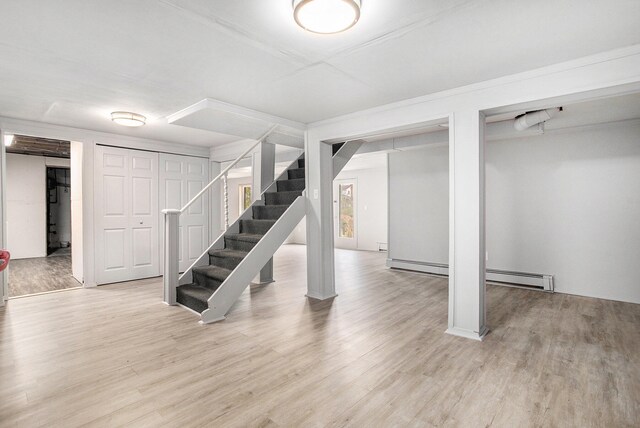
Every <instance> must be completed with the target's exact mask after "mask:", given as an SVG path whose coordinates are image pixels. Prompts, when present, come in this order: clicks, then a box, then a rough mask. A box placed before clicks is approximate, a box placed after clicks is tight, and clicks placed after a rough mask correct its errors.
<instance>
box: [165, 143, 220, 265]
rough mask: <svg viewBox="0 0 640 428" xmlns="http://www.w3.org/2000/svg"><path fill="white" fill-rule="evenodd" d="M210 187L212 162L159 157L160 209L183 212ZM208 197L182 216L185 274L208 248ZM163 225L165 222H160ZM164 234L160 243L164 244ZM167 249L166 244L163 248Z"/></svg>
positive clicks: (180, 253) (180, 251)
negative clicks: (202, 191)
mask: <svg viewBox="0 0 640 428" xmlns="http://www.w3.org/2000/svg"><path fill="white" fill-rule="evenodd" d="M208 183H209V160H208V159H204V158H198V157H192V156H179V155H168V154H164V153H161V154H160V207H161V209H180V208H182V207H183V206H184V205H185V204H186V203H187V202H189V201H190V200H191V198H193V197H194V196H195V195H197V194H198V192H200V191H201V190H202V189H203V188H204V186H206V185H207V184H208ZM208 208H209V195H208V193H205V194H204V195H203V196H202V197H201V198H200V199H198V200H197V201H196V202H195V203H194V204H193V205H191V206H190V207H189V208H188V209H187V211H185V212H184V213H182V215H180V226H179V240H180V249H179V251H178V254H179V262H178V266H179V270H180V272H184V271H186V270H187V269H188V268H189V266H191V265H192V264H193V263H194V262H195V261H196V260H197V259H198V258H199V257H200V255H201V254H202V253H203V252H204V250H205V249H206V248H207V247H208V246H209V244H210V242H209V215H208V212H209V209H208ZM160 220H161V221H163V219H160ZM162 232H163V231H162V230H161V231H160V242H161V243H163V233H162ZM163 245H164V244H163Z"/></svg>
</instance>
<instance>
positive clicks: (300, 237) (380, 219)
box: [288, 153, 388, 251]
mask: <svg viewBox="0 0 640 428" xmlns="http://www.w3.org/2000/svg"><path fill="white" fill-rule="evenodd" d="M367 159H370V160H371V163H370V164H371V165H372V166H373V167H371V168H366V166H367V162H368V161H367ZM380 159H383V161H382V162H381V161H380ZM354 164H356V166H357V167H358V168H359V169H350V166H353V165H354ZM341 179H355V180H356V181H357V188H356V191H357V192H358V193H357V196H356V199H357V204H358V207H357V213H358V214H357V218H356V234H357V237H358V246H357V249H358V250H363V251H378V242H381V243H385V244H386V243H387V221H388V203H387V193H388V191H387V183H388V180H387V164H386V154H380V153H377V154H374V155H367V156H363V157H360V158H354V159H353V160H352V161H350V162H349V163H348V164H347V166H346V167H345V170H343V171H342V172H341V173H340V174H338V176H337V177H336V180H341ZM334 207H335V206H334ZM288 242H291V243H295V244H304V243H305V242H306V220H305V219H303V220H302V221H301V222H300V224H298V226H297V227H296V228H295V230H294V232H293V233H292V235H291V236H290V238H289V241H288Z"/></svg>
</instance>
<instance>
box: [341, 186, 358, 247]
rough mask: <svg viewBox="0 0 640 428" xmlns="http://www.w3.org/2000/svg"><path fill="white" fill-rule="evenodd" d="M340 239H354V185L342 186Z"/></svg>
mask: <svg viewBox="0 0 640 428" xmlns="http://www.w3.org/2000/svg"><path fill="white" fill-rule="evenodd" d="M339 209H340V231H339V236H340V238H353V237H354V229H353V227H354V218H353V184H341V185H340V207H339Z"/></svg>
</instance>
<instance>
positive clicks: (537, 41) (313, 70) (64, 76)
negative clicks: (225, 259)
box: [0, 0, 640, 146]
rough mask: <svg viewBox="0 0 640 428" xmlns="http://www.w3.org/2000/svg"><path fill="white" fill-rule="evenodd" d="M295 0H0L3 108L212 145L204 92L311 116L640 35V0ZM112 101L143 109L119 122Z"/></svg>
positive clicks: (215, 140)
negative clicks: (339, 28) (345, 20)
mask: <svg viewBox="0 0 640 428" xmlns="http://www.w3.org/2000/svg"><path fill="white" fill-rule="evenodd" d="M291 14H292V11H291V0H259V1H258V0H233V1H231V0H136V1H131V0H112V1H87V0H55V1H54V0H48V1H42V0H21V1H2V2H0V16H2V17H3V20H2V25H0V61H1V63H2V66H1V67H0V116H7V117H14V118H21V119H30V120H37V121H44V122H49V123H54V124H60V125H68V126H75V127H81V128H88V129H94V130H98V131H105V132H114V133H121V134H126V135H133V136H140V137H145V138H153V139H158V140H164V141H170V142H181V143H186V144H196V145H206V146H213V145H219V144H224V143H228V142H232V141H235V140H237V138H236V137H232V136H229V135H224V134H218V133H215V132H211V131H206V130H198V129H189V128H186V127H181V126H175V125H169V124H167V123H166V117H167V116H169V115H171V114H173V113H175V112H177V111H179V110H181V109H183V108H185V107H187V106H190V105H192V104H194V103H196V102H198V101H200V100H202V99H204V98H212V99H216V100H220V101H224V102H227V103H231V104H235V105H239V106H243V107H246V108H250V109H254V110H258V111H261V112H265V113H269V114H272V115H277V116H281V117H284V118H287V119H290V120H295V121H298V122H303V123H309V122H314V121H318V120H322V119H327V118H330V117H333V116H337V115H340V114H345V113H349V112H353V111H357V110H361V109H365V108H370V107H374V106H376V105H380V104H385V103H389V102H394V101H399V100H402V99H406V98H411V97H415V96H420V95H425V94H428V93H433V92H437V91H441V90H445V89H449V88H453V87H457V86H462V85H465V84H470V83H474V82H478V81H483V80H487V79H491V78H496V77H500V76H504V75H509V74H513V73H516V72H521V71H525V70H529V69H532V68H536V67H541V66H545V65H549V64H553V63H557V62H561V61H566V60H570V59H574V58H578V57H582V56H585V55H589V54H594V53H597V52H602V51H606V50H610V49H614V48H618V47H623V46H628V45H633V44H638V43H640V25H638V16H640V2H639V1H637V0H615V1H611V0H588V1H584V0H536V1H531V0H527V1H524V0H448V1H442V0H393V1H389V0H365V1H363V9H362V17H361V20H360V22H359V23H358V24H357V25H356V26H355V27H354V28H353V29H351V30H349V31H348V32H345V33H342V34H338V35H331V36H320V35H315V34H312V33H306V32H304V31H303V30H302V29H300V28H298V27H297V26H296V25H295V23H294V21H293V19H292V17H291ZM114 110H130V111H135V112H138V113H141V114H144V115H145V116H147V117H148V118H149V123H148V125H146V126H144V127H142V128H138V129H124V128H122V127H119V126H117V125H115V124H113V123H111V122H110V121H109V119H108V114H109V113H110V112H111V111H114Z"/></svg>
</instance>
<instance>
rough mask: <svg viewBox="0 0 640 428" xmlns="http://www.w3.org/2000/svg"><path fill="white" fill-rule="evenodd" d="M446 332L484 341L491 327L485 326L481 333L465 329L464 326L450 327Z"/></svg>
mask: <svg viewBox="0 0 640 428" xmlns="http://www.w3.org/2000/svg"><path fill="white" fill-rule="evenodd" d="M445 333H447V334H450V335H452V336H458V337H464V338H465V339H473V340H477V341H479V342H482V341H483V340H484V338H485V336H486V335H487V333H489V329H488V328H487V327H484V328H483V329H482V331H481V332H480V333H478V332H476V331H471V330H465V329H463V328H458V327H449V328H448V329H447V330H446V331H445Z"/></svg>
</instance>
